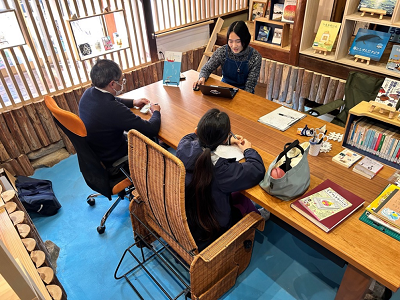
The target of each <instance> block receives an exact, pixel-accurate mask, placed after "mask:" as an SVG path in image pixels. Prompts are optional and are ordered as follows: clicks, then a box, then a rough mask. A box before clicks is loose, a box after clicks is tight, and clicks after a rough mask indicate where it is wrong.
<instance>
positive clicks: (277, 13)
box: [272, 3, 283, 21]
mask: <svg viewBox="0 0 400 300" xmlns="http://www.w3.org/2000/svg"><path fill="white" fill-rule="evenodd" d="M272 12H273V13H272V20H278V21H280V20H282V14H283V4H282V3H275V4H274V8H273V11H272Z"/></svg>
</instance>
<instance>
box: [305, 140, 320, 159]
mask: <svg viewBox="0 0 400 300" xmlns="http://www.w3.org/2000/svg"><path fill="white" fill-rule="evenodd" d="M321 145H322V143H319V144H318V140H315V141H313V139H310V150H309V152H308V154H310V155H311V156H317V155H318V154H319V150H320V149H321Z"/></svg>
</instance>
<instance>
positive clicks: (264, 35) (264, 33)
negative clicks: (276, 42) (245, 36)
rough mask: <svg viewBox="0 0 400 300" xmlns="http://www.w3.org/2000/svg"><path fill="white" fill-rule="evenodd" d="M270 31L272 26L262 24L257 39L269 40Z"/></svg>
mask: <svg viewBox="0 0 400 300" xmlns="http://www.w3.org/2000/svg"><path fill="white" fill-rule="evenodd" d="M270 31H271V27H268V26H260V30H259V31H258V35H257V41H261V42H267V41H268V37H269V32H270Z"/></svg>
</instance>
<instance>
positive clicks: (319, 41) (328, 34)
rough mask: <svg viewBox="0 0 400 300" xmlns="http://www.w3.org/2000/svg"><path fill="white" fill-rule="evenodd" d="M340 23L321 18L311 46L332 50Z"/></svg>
mask: <svg viewBox="0 0 400 300" xmlns="http://www.w3.org/2000/svg"><path fill="white" fill-rule="evenodd" d="M340 25H341V24H340V23H337V22H330V21H324V20H322V21H321V24H320V25H319V28H318V31H317V35H316V36H315V39H314V43H313V45H312V47H313V48H314V49H318V50H321V49H324V50H327V51H332V48H333V44H334V43H335V40H336V37H337V35H338V32H339V29H340Z"/></svg>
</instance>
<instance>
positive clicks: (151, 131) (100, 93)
mask: <svg viewBox="0 0 400 300" xmlns="http://www.w3.org/2000/svg"><path fill="white" fill-rule="evenodd" d="M90 78H91V80H92V84H93V87H90V88H89V89H87V90H86V91H85V93H84V94H83V95H82V98H81V100H80V102H79V116H80V118H81V119H82V121H83V123H84V124H85V126H86V130H87V140H88V142H89V145H90V146H91V148H92V149H93V151H94V152H95V153H96V154H97V155H98V156H99V158H100V160H101V161H102V162H103V163H104V165H105V166H106V167H111V166H112V164H113V163H114V162H115V161H117V160H118V159H120V158H122V157H124V156H125V155H127V154H128V146H127V141H126V137H125V135H124V131H129V130H130V129H136V130H137V131H139V132H141V133H143V134H144V135H146V136H148V137H150V138H153V137H156V136H157V134H158V131H159V130H160V125H161V114H160V106H159V105H158V104H151V106H150V113H151V114H152V116H151V118H150V120H148V121H146V120H144V119H142V118H141V117H139V116H137V115H135V114H134V113H133V112H132V111H131V110H130V108H132V107H134V106H137V107H139V108H141V107H143V106H144V105H146V104H149V103H150V101H149V100H148V99H145V98H139V99H133V100H131V99H129V100H128V99H121V98H118V97H117V96H118V95H120V94H121V93H122V91H123V89H124V84H125V78H124V77H123V74H122V71H121V69H120V67H119V66H118V64H116V63H115V62H113V61H112V60H108V59H102V60H98V61H97V62H96V64H95V65H94V66H93V68H92V70H91V71H90Z"/></svg>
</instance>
